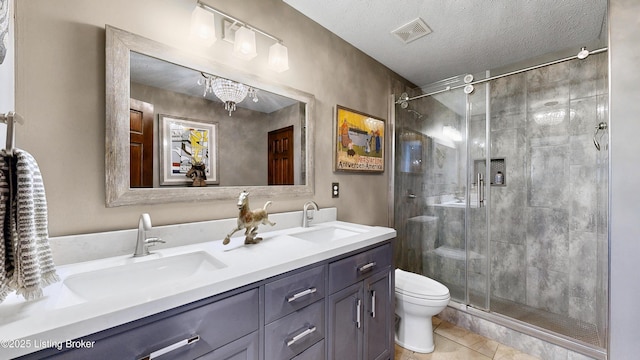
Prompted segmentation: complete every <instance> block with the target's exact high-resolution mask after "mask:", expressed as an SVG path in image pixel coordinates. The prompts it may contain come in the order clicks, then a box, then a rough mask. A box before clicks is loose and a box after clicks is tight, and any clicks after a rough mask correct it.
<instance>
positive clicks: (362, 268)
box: [358, 261, 376, 273]
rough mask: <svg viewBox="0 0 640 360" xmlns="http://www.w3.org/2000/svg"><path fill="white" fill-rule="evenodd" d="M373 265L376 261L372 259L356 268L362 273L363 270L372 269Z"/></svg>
mask: <svg viewBox="0 0 640 360" xmlns="http://www.w3.org/2000/svg"><path fill="white" fill-rule="evenodd" d="M374 266H376V262H375V261H372V262H370V263H368V264H366V265H362V266H360V267H359V268H358V271H359V272H361V273H363V272H365V271H369V270H372V269H373V267H374Z"/></svg>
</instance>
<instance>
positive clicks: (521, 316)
mask: <svg viewBox="0 0 640 360" xmlns="http://www.w3.org/2000/svg"><path fill="white" fill-rule="evenodd" d="M469 295H470V297H471V299H473V298H475V297H474V296H473V294H469ZM449 307H451V308H453V309H456V310H458V311H463V312H466V313H469V314H470V315H472V316H476V317H479V318H482V319H485V320H488V321H490V322H493V323H496V324H498V325H501V326H504V327H507V328H509V329H512V330H515V331H518V332H521V333H523V334H526V335H529V336H533V337H536V338H538V339H540V340H543V341H547V342H549V343H552V344H555V345H558V346H562V347H563V348H566V349H569V350H571V351H575V352H578V353H581V354H584V355H587V356H590V357H592V358H594V359H606V350H605V349H604V347H603V345H602V344H601V342H600V340H599V339H600V337H599V336H598V331H597V328H596V326H595V325H593V324H589V323H586V322H584V321H580V320H577V319H573V318H571V317H569V316H566V315H560V314H554V313H551V312H548V311H545V310H541V309H536V308H533V307H530V306H527V305H523V304H519V303H516V302H513V301H509V300H505V299H500V298H495V297H492V298H491V311H485V310H482V309H478V308H475V307H473V306H471V305H464V304H462V303H458V302H456V301H455V300H452V301H451V302H450V303H449Z"/></svg>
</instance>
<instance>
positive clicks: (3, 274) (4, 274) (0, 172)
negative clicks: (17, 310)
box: [0, 154, 13, 302]
mask: <svg viewBox="0 0 640 360" xmlns="http://www.w3.org/2000/svg"><path fill="white" fill-rule="evenodd" d="M9 161H10V159H9V158H7V157H6V156H5V155H4V154H0V225H2V226H1V227H0V302H2V301H3V300H4V299H5V298H6V297H7V295H9V293H10V292H11V288H10V287H9V279H10V278H11V276H12V275H13V244H12V242H11V238H10V237H6V236H5V234H9V233H10V232H9V231H8V230H9V226H8V225H9V224H10V222H9V215H10V214H9V209H10V205H9V204H11V201H10V199H11V197H10V196H9V195H10V190H9V186H10V185H9V180H10V174H9V164H10V162H9Z"/></svg>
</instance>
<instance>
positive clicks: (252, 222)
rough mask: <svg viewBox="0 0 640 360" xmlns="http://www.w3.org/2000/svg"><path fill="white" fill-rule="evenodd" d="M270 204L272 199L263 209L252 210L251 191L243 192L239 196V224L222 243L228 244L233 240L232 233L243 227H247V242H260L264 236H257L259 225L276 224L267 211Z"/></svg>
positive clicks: (245, 240) (245, 233) (245, 232)
mask: <svg viewBox="0 0 640 360" xmlns="http://www.w3.org/2000/svg"><path fill="white" fill-rule="evenodd" d="M269 205H271V201H267V202H266V203H265V204H264V207H262V209H260V210H255V211H251V210H250V209H249V193H248V192H246V191H243V192H241V193H240V196H239V197H238V209H240V213H239V214H238V226H237V227H236V228H235V229H233V230H232V231H231V232H230V233H229V234H227V236H226V237H225V238H224V241H223V242H222V244H224V245H227V244H228V243H229V241H231V235H233V234H235V233H236V232H238V231H240V230H242V229H245V231H244V235H245V238H244V243H245V244H257V243H259V242H260V240H262V238H260V237H256V235H257V234H258V225H260V224H263V225H267V224H269V225H271V226H273V225H275V224H276V223H272V222H271V221H269V213H268V212H267V207H269Z"/></svg>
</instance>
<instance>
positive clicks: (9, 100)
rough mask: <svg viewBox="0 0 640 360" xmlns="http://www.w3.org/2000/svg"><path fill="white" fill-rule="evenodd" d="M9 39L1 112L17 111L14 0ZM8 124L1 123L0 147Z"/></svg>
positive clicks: (0, 70)
mask: <svg viewBox="0 0 640 360" xmlns="http://www.w3.org/2000/svg"><path fill="white" fill-rule="evenodd" d="M8 6H9V41H8V45H9V46H8V48H7V53H6V56H5V58H4V62H3V63H2V64H1V65H0V114H4V113H6V112H8V111H15V74H14V57H15V50H14V40H13V36H12V35H13V0H9V5H8ZM6 129H7V126H6V125H5V124H0V148H4V145H5V135H4V134H5V131H6Z"/></svg>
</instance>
